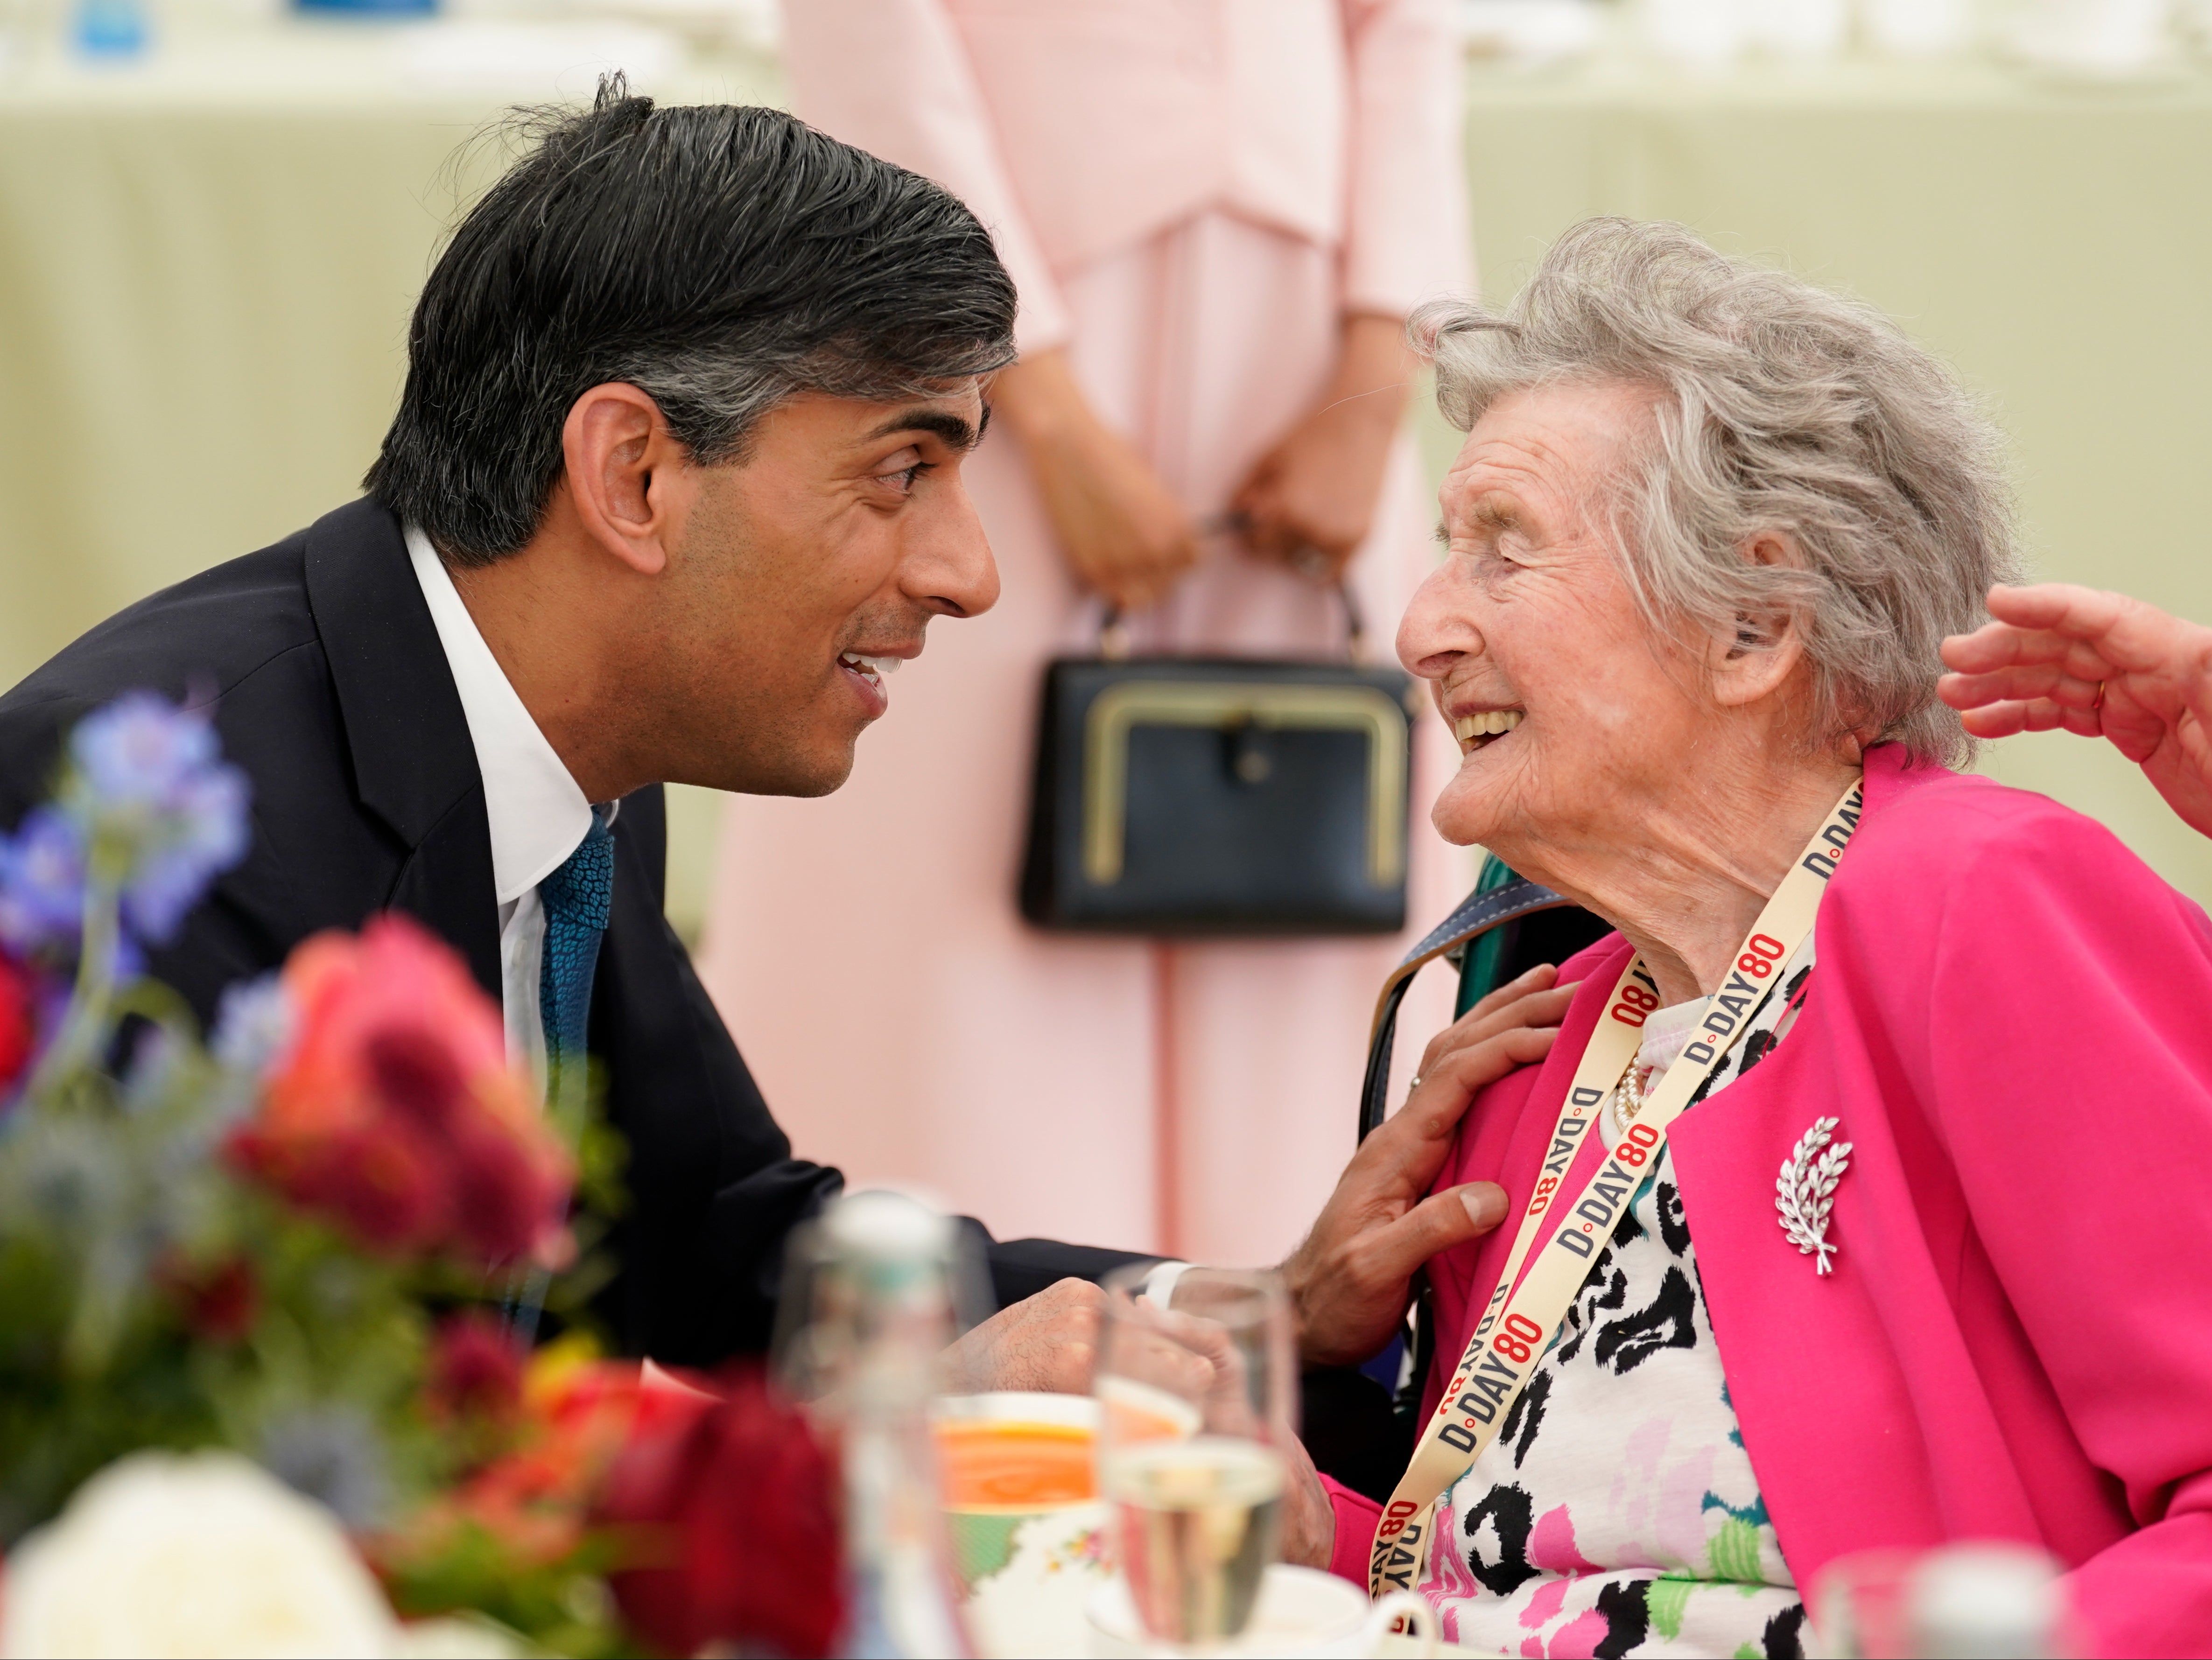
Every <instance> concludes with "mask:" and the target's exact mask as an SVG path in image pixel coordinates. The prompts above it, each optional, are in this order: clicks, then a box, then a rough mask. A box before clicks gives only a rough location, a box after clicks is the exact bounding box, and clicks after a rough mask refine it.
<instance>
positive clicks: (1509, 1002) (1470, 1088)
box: [1283, 964, 1574, 1365]
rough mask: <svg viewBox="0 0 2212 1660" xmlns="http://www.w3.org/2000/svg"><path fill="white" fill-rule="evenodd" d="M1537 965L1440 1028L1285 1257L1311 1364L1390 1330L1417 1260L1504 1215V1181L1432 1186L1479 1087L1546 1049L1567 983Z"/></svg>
mask: <svg viewBox="0 0 2212 1660" xmlns="http://www.w3.org/2000/svg"><path fill="white" fill-rule="evenodd" d="M1557 977H1558V971H1557V970H1554V969H1553V968H1552V967H1551V966H1550V965H1549V964H1546V965H1544V966H1541V967H1538V968H1534V969H1531V970H1528V973H1526V974H1524V975H1522V976H1521V977H1520V978H1519V979H1518V980H1516V981H1513V982H1510V983H1509V984H1507V985H1504V986H1500V987H1499V988H1498V989H1497V990H1496V991H1494V992H1492V993H1491V994H1490V995H1489V996H1487V997H1486V998H1484V999H1483V1000H1481V1001H1480V1003H1477V1004H1476V1005H1475V1006H1474V1007H1473V1008H1471V1009H1469V1010H1468V1012H1467V1013H1466V1014H1464V1015H1462V1017H1461V1018H1460V1019H1459V1020H1458V1021H1457V1022H1456V1023H1455V1024H1454V1025H1451V1026H1449V1027H1448V1028H1446V1029H1445V1030H1444V1031H1442V1032H1440V1033H1438V1034H1437V1037H1436V1038H1435V1039H1434V1040H1433V1041H1432V1042H1431V1043H1430V1044H1429V1047H1428V1050H1427V1052H1426V1053H1425V1055H1423V1056H1422V1057H1421V1069H1420V1071H1419V1073H1418V1074H1417V1076H1418V1077H1419V1080H1420V1081H1419V1087H1417V1088H1416V1089H1415V1090H1414V1091H1413V1094H1412V1095H1411V1096H1410V1097H1408V1098H1407V1102H1406V1104H1405V1105H1404V1106H1403V1107H1401V1109H1400V1110H1398V1111H1397V1113H1396V1114H1395V1115H1394V1116H1392V1117H1390V1118H1389V1119H1388V1120H1387V1121H1385V1122H1384V1123H1383V1127H1382V1128H1380V1129H1378V1130H1376V1132H1375V1133H1374V1134H1372V1135H1370V1136H1369V1137H1368V1138H1367V1140H1365V1141H1364V1142H1363V1143H1361V1145H1360V1148H1359V1151H1358V1152H1356V1153H1354V1154H1353V1155H1352V1162H1351V1163H1350V1164H1346V1166H1345V1168H1344V1174H1343V1175H1342V1176H1341V1177H1338V1178H1337V1183H1336V1191H1335V1192H1334V1194H1332V1195H1330V1196H1329V1201H1328V1203H1327V1204H1326V1205H1324V1206H1322V1213H1321V1217H1320V1219H1318V1220H1317V1221H1316V1222H1315V1224H1314V1225H1313V1231H1311V1232H1310V1233H1309V1234H1308V1235H1307V1236H1306V1237H1305V1240H1304V1243H1302V1244H1300V1245H1299V1246H1298V1248H1297V1250H1294V1251H1292V1252H1291V1255H1290V1257H1289V1259H1288V1260H1287V1261H1285V1262H1284V1264H1283V1277H1284V1279H1285V1280H1286V1281H1288V1283H1289V1286H1290V1290H1291V1307H1292V1309H1293V1310H1294V1311H1295V1313H1296V1315H1297V1323H1298V1349H1299V1353H1300V1354H1301V1355H1302V1357H1303V1358H1304V1359H1305V1361H1306V1363H1307V1364H1308V1365H1356V1364H1357V1363H1358V1362H1359V1361H1362V1360H1364V1359H1368V1358H1369V1357H1370V1356H1371V1355H1373V1354H1374V1353H1376V1351H1377V1350H1379V1349H1380V1348H1381V1347H1383V1345H1384V1344H1385V1343H1387V1342H1389V1341H1390V1334H1391V1333H1392V1332H1394V1331H1395V1330H1396V1329H1397V1328H1398V1323H1399V1322H1400V1321H1401V1320H1402V1319H1403V1318H1404V1317H1405V1313H1406V1303H1407V1297H1408V1295H1409V1294H1410V1292H1409V1288H1410V1286H1411V1284H1412V1280H1413V1272H1414V1270H1415V1269H1417V1268H1419V1267H1420V1266H1421V1265H1422V1264H1423V1263H1424V1262H1427V1261H1428V1260H1429V1259H1430V1258H1431V1256H1435V1255H1436V1254H1437V1252H1438V1251H1441V1250H1447V1249H1449V1247H1451V1246H1453V1245H1457V1244H1462V1243H1465V1242H1466V1241H1468V1240H1470V1239H1474V1238H1478V1237H1480V1236H1481V1235H1483V1234H1486V1233H1487V1232H1489V1231H1490V1230H1491V1229H1492V1228H1494V1227H1496V1226H1497V1225H1498V1224H1499V1223H1500V1222H1502V1221H1504V1219H1505V1190H1504V1189H1503V1188H1501V1187H1499V1186H1498V1184H1497V1183H1494V1182H1469V1183H1465V1184H1463V1185H1462V1186H1459V1187H1455V1188H1447V1189H1444V1190H1443V1192H1442V1193H1437V1194H1430V1193H1429V1187H1430V1184H1431V1183H1433V1182H1434V1181H1435V1180H1436V1179H1437V1172H1438V1171H1441V1170H1442V1169H1443V1162H1444V1158H1445V1155H1446V1154H1447V1153H1448V1152H1449V1151H1450V1150H1451V1141H1452V1135H1453V1133H1454V1132H1455V1130H1456V1129H1457V1128H1459V1121H1460V1119H1461V1118H1462V1116H1464V1115H1465V1113H1466V1111H1467V1107H1468V1102H1470V1101H1472V1100H1473V1099H1474V1095H1475V1091H1478V1090H1480V1089H1481V1088H1482V1087H1483V1086H1484V1085H1488V1084H1492V1083H1495V1082H1496V1081H1497V1080H1498V1079H1500V1078H1503V1077H1504V1075H1505V1074H1506V1073H1509V1072H1510V1071H1512V1070H1513V1069H1514V1068H1515V1067H1522V1066H1527V1065H1528V1064H1529V1063H1530V1062H1532V1061H1541V1060H1542V1059H1543V1058H1544V1057H1545V1056H1546V1055H1548V1054H1550V1053H1551V1049H1552V1040H1553V1038H1555V1037H1558V1036H1559V1020H1560V1018H1561V1017H1563V1016H1564V1015H1565V1013H1566V1010H1567V1004H1568V1002H1569V1001H1570V1000H1571V997H1572V994H1573V991H1574V988H1573V987H1572V986H1554V985H1553V983H1552V982H1553V980H1554V979H1556V978H1557Z"/></svg>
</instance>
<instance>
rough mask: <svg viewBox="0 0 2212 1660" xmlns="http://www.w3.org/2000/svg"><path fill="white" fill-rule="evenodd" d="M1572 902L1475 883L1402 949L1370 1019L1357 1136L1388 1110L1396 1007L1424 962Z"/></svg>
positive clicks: (1527, 885)
mask: <svg viewBox="0 0 2212 1660" xmlns="http://www.w3.org/2000/svg"><path fill="white" fill-rule="evenodd" d="M1573 903H1574V902H1573V901H1572V900H1571V899H1569V898H1567V897H1565V895H1563V894H1558V893H1554V892H1553V891H1552V890H1551V889H1549V888H1547V887H1543V886H1541V885H1538V884H1536V883H1534V882H1531V881H1530V880H1528V878H1526V877H1515V878H1514V879H1512V880H1511V881H1510V882H1508V883H1506V884H1505V885H1504V886H1502V887H1496V888H1492V889H1490V890H1488V891H1484V890H1483V889H1481V888H1477V889H1476V890H1475V891H1474V892H1473V893H1471V894H1469V895H1468V897H1466V898H1465V899H1464V900H1462V902H1461V903H1460V905H1459V908H1458V909H1456V910H1455V911H1453V912H1452V914H1451V915H1449V916H1447V917H1446V918H1444V920H1443V921H1441V922H1439V923H1437V926H1436V927H1433V928H1431V930H1430V931H1429V933H1428V936H1427V937H1426V938H1425V939H1423V940H1422V941H1421V943H1420V944H1419V945H1418V946H1414V947H1413V950H1411V951H1410V952H1407V953H1406V955H1405V957H1404V958H1403V959H1402V960H1401V962H1400V963H1399V964H1398V966H1397V967H1396V968H1395V969H1393V970H1391V971H1390V977H1389V979H1388V980H1385V981H1384V982H1383V991H1382V994H1381V995H1380V996H1379V997H1378V998H1376V1003H1375V1021H1374V1025H1373V1026H1372V1027H1371V1028H1370V1033H1369V1037H1368V1040H1367V1079H1366V1082H1365V1084H1364V1085H1363V1087H1362V1088H1361V1090H1360V1092H1359V1139H1360V1140H1363V1141H1364V1140H1366V1139H1367V1138H1368V1136H1369V1135H1370V1134H1371V1133H1372V1132H1373V1131H1374V1130H1375V1129H1376V1127H1377V1126H1378V1125H1380V1124H1381V1123H1382V1122H1383V1118H1384V1116H1386V1115H1387V1114H1388V1112H1389V1099H1388V1095H1389V1088H1390V1051H1391V1048H1392V1045H1393V1043H1394V1042H1395V1038H1396V1035H1397V1029H1398V1006H1399V1005H1400V1004H1401V1003H1402V1002H1404V1001H1405V1000H1406V990H1407V988H1408V987H1409V986H1411V985H1412V984H1413V976H1415V975H1416V974H1418V973H1419V972H1420V970H1422V969H1423V968H1424V967H1425V966H1426V965H1427V964H1431V963H1433V962H1434V961H1436V959H1437V958H1439V957H1443V956H1444V955H1446V954H1447V953H1449V952H1457V951H1462V950H1464V949H1465V948H1466V946H1468V945H1469V944H1470V943H1471V942H1472V941H1474V940H1475V939H1480V937H1481V936H1482V935H1484V934H1486V933H1489V932H1490V931H1491V930H1492V928H1494V927H1499V926H1501V925H1502V924H1504V923H1507V922H1511V921H1517V920H1518V919H1520V918H1522V917H1523V916H1528V915H1534V913H1535V912H1537V911H1545V910H1557V909H1560V908H1561V907H1563V906H1569V905H1572V904H1573Z"/></svg>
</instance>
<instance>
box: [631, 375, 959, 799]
mask: <svg viewBox="0 0 2212 1660" xmlns="http://www.w3.org/2000/svg"><path fill="white" fill-rule="evenodd" d="M983 423H984V410H983V400H982V396H981V391H980V389H979V387H978V386H977V384H976V383H975V382H969V383H968V384H966V385H964V386H962V387H960V388H959V389H958V390H957V391H955V392H948V393H946V394H945V395H944V396H942V397H938V398H921V399H911V400H902V401H900V402H896V403H881V404H878V403H867V402H863V401H861V400H859V399H856V398H831V397H828V396H824V395H822V394H818V393H808V394H804V395H802V396H800V397H799V398H793V400H791V401H790V402H789V403H787V404H783V405H781V406H780V407H779V408H777V409H775V410H773V411H772V412H770V413H769V415H768V416H767V417H765V418H764V419H763V420H762V421H761V423H759V424H758V425H757V427H756V428H755V429H753V433H752V435H751V439H750V446H749V447H748V449H747V451H746V453H745V456H744V459H743V460H740V461H737V462H732V463H731V464H729V465H725V466H720V467H712V468H708V469H704V470H702V474H701V476H700V483H699V491H698V495H697V496H696V501H695V502H694V503H693V505H692V507H691V508H690V512H689V513H688V514H687V515H686V516H685V520H684V524H683V526H682V529H681V532H680V534H678V536H677V537H675V538H672V540H671V547H670V565H671V569H670V572H669V575H671V577H672V578H673V579H674V581H672V583H671V585H670V587H669V588H668V590H667V591H666V593H665V596H664V598H665V613H664V617H663V619H662V620H663V621H664V622H665V629H666V637H665V642H664V643H665V646H666V647H667V648H668V652H667V661H668V662H669V664H670V666H671V670H672V671H673V674H674V680H673V683H672V684H669V685H667V686H666V687H665V688H664V695H665V701H666V702H667V704H668V705H669V706H670V707H671V710H672V714H673V719H672V721H671V726H672V727H674V728H676V730H672V731H671V732H670V733H668V734H667V743H668V748H669V764H668V765H667V766H666V767H665V769H663V770H662V772H661V775H662V776H664V777H665V778H667V779H669V780H670V781H675V782H684V783H696V784H704V785H708V786H710V787H714V788H717V789H727V790H742V791H745V792H747V793H749V794H756V795H823V794H828V793H829V791H831V790H834V789H836V787H838V786H839V785H841V784H842V783H843V782H844V781H845V779H846V777H847V775H848V774H850V773H851V771H852V769H853V758H854V744H855V743H856V742H857V740H858V739H859V738H860V732H861V729H862V728H863V727H866V726H867V725H868V723H869V722H870V721H874V720H876V719H877V718H878V717H879V716H880V715H882V714H884V711H885V709H886V708H888V707H889V698H888V688H887V686H886V685H885V684H884V674H883V672H881V670H880V669H879V668H878V666H877V664H878V662H879V661H880V660H886V659H891V660H907V659H911V658H914V657H916V656H919V655H920V654H921V648H922V634H923V630H924V629H926V628H927V626H928V624H929V619H930V618H931V617H937V616H946V617H975V616H977V615H980V614H981V612H983V611H988V610H989V609H990V608H991V606H992V605H994V604H995V603H996V602H997V600H998V597H999V573H998V567H997V565H996V564H995V563H994V562H993V560H992V557H991V549H990V545H989V544H988V543H987V542H986V541H985V539H984V537H983V527H982V525H981V521H980V520H978V519H977V518H976V515H975V507H974V505H973V504H972V503H971V502H969V499H968V494H967V490H966V489H965V487H964V486H963V484H962V483H961V478H960V465H961V463H962V461H963V460H964V459H966V457H967V453H968V452H969V450H970V449H971V448H972V447H974V445H975V441H976V440H977V439H978V438H980V437H981V433H982V427H983Z"/></svg>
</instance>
